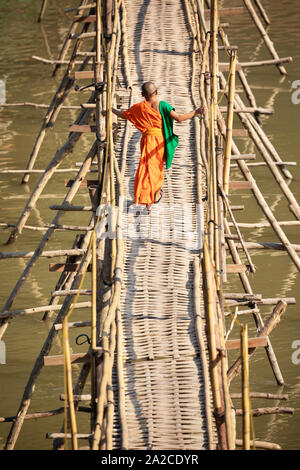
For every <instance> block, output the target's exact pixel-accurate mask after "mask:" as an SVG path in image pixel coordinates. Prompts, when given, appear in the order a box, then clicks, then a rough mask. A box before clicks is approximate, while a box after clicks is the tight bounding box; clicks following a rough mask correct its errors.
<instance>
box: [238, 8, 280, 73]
mask: <svg viewBox="0 0 300 470" xmlns="http://www.w3.org/2000/svg"><path fill="white" fill-rule="evenodd" d="M243 1H244V4H245V6H246V8H247V10H248V11H249V13H250V15H251V17H252V19H253V21H254V24H255V26H256V27H257V29H258V31H259V32H260V34H261V36H262V38H263V40H264V42H265V44H266V47H267V48H268V50H269V52H270V54H271V55H272V56H273V58H274V59H277V60H278V59H279V56H278V54H277V52H276V50H275V47H274V45H273V43H272V41H271V39H270V37H269V35H268V33H267V31H266V30H265V28H264V26H263V24H262V22H261V21H260V19H259V17H258V15H257V13H256V11H255V9H254V7H253V5H252V2H251V0H243ZM277 68H278V70H279V71H280V73H281V74H282V75H287V71H286V70H285V68H284V67H283V66H282V65H277Z"/></svg>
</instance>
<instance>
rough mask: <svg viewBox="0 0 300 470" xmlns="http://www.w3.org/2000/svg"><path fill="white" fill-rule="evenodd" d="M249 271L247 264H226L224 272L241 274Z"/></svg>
mask: <svg viewBox="0 0 300 470" xmlns="http://www.w3.org/2000/svg"><path fill="white" fill-rule="evenodd" d="M248 271H249V266H248V265H247V264H227V265H226V272H227V273H228V274H242V273H246V272H248Z"/></svg>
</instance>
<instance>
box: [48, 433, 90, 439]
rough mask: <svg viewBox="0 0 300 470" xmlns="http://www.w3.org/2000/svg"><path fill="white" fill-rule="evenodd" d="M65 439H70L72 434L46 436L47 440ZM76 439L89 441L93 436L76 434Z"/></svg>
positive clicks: (49, 434)
mask: <svg viewBox="0 0 300 470" xmlns="http://www.w3.org/2000/svg"><path fill="white" fill-rule="evenodd" d="M65 437H66V438H67V439H71V438H72V434H70V433H68V434H64V433H63V432H48V433H47V434H46V438H47V439H64V438H65ZM76 437H77V439H90V438H91V437H93V434H78V433H77V434H76Z"/></svg>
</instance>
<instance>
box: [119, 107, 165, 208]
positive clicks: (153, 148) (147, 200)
mask: <svg viewBox="0 0 300 470" xmlns="http://www.w3.org/2000/svg"><path fill="white" fill-rule="evenodd" d="M122 115H123V117H124V118H126V119H128V120H129V121H130V122H132V124H133V125H134V126H135V127H136V128H137V129H138V130H139V131H141V132H142V133H143V135H142V138H141V144H140V145H141V159H140V163H139V167H138V169H137V172H136V175H135V182H134V200H135V204H153V203H154V196H155V193H156V192H157V191H158V190H159V189H160V188H161V187H162V184H163V181H164V172H163V165H164V157H165V142H164V137H163V132H162V118H161V115H160V113H159V112H158V111H156V110H155V109H153V108H152V106H151V105H150V104H149V103H148V102H147V101H142V102H141V103H137V104H135V105H133V106H132V107H131V108H130V109H128V111H124V112H123V113H122ZM151 134H152V135H151ZM153 134H155V135H153Z"/></svg>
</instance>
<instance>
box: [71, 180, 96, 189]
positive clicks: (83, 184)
mask: <svg viewBox="0 0 300 470" xmlns="http://www.w3.org/2000/svg"><path fill="white" fill-rule="evenodd" d="M73 183H74V180H65V185H66V187H67V188H70V187H71V186H72V185H73ZM80 186H81V187H82V188H87V187H89V186H99V181H98V180H86V179H83V180H82V181H81V183H80Z"/></svg>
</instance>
